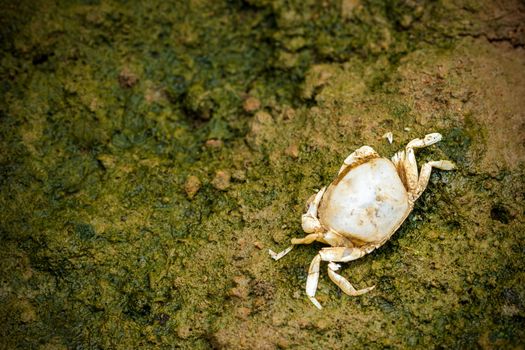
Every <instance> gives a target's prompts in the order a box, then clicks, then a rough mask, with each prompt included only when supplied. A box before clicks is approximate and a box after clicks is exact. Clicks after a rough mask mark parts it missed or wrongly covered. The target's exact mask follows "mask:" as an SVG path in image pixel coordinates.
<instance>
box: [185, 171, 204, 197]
mask: <svg viewBox="0 0 525 350" xmlns="http://www.w3.org/2000/svg"><path fill="white" fill-rule="evenodd" d="M201 186H202V183H201V181H200V180H199V178H198V177H197V176H195V175H190V176H188V178H187V179H186V183H184V191H186V195H187V196H188V198H189V199H192V198H193V197H195V195H196V194H197V192H198V191H199V189H200V188H201Z"/></svg>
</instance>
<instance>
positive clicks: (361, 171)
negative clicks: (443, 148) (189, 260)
mask: <svg viewBox="0 0 525 350" xmlns="http://www.w3.org/2000/svg"><path fill="white" fill-rule="evenodd" d="M440 140H441V134H439V133H432V134H428V135H426V136H425V137H424V138H423V139H414V140H412V141H410V142H409V143H408V144H407V145H406V147H405V150H402V151H399V152H397V153H396V154H395V155H394V156H393V157H392V160H388V159H386V158H381V157H380V156H379V154H377V153H376V151H374V150H373V149H372V148H371V147H369V146H363V147H361V148H359V149H358V150H356V151H355V152H354V153H352V154H350V155H349V156H348V157H347V158H346V159H345V161H344V163H343V165H342V166H341V169H339V173H338V175H337V177H336V179H335V180H334V181H333V182H332V183H331V184H330V185H329V186H328V188H327V187H323V188H322V189H321V190H320V191H319V192H317V194H315V195H313V196H312V197H310V199H309V200H308V202H307V211H306V213H305V214H303V216H302V227H303V230H304V231H305V232H306V233H309V234H308V235H307V236H306V237H304V238H294V239H292V246H291V247H288V248H287V249H285V250H284V251H282V252H280V253H278V254H277V253H275V252H273V251H272V250H270V255H271V256H272V257H273V258H274V259H275V260H279V259H280V258H282V257H283V256H285V255H286V254H287V253H288V252H290V250H291V249H292V247H293V246H294V245H297V244H310V243H312V242H314V241H319V242H322V243H325V244H329V245H330V246H331V247H327V248H323V249H321V250H320V251H319V254H317V255H316V256H315V257H314V258H313V260H312V262H311V264H310V268H309V270H308V278H307V280H306V294H307V295H308V298H309V299H310V300H311V301H312V303H314V305H315V306H317V307H318V308H319V309H321V304H319V302H318V301H317V299H316V298H315V292H316V290H317V282H318V280H319V267H320V264H321V261H327V262H328V276H329V277H330V279H331V280H332V281H333V282H334V283H335V284H337V285H338V286H339V288H341V289H342V290H343V292H345V293H346V294H348V295H361V294H364V293H367V292H369V291H370V290H372V289H374V287H375V286H372V287H368V288H364V289H360V290H356V289H355V288H354V287H353V286H352V284H350V282H349V281H348V280H347V279H346V278H344V277H343V276H341V275H339V274H338V273H337V272H336V271H337V270H338V269H339V268H340V265H338V264H336V263H338V262H348V261H352V260H356V259H359V258H361V257H362V256H364V255H366V254H368V253H370V252H372V251H373V250H374V249H376V248H378V247H380V246H382V245H383V244H384V243H385V242H386V241H388V239H389V238H390V237H391V236H392V235H393V234H394V232H395V231H396V230H397V229H398V228H399V226H401V224H402V223H403V221H404V220H405V219H406V218H407V216H408V214H410V212H411V211H412V209H413V207H414V202H415V201H416V199H418V198H419V196H420V195H421V193H422V192H423V191H424V190H425V188H426V187H427V184H428V180H429V178H430V172H431V170H432V168H437V169H441V170H452V169H454V168H455V166H454V163H452V162H450V161H448V160H438V161H431V162H428V163H425V164H423V167H422V168H421V172H420V173H419V175H418V169H417V163H416V157H415V155H414V149H415V148H422V147H427V146H430V145H432V144H434V143H436V142H439V141H440Z"/></svg>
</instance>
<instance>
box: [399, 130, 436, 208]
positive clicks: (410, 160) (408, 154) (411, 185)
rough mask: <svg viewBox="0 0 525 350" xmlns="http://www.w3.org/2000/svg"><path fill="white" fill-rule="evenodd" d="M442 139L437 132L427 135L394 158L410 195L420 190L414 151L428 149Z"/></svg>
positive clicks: (414, 140)
mask: <svg viewBox="0 0 525 350" xmlns="http://www.w3.org/2000/svg"><path fill="white" fill-rule="evenodd" d="M441 139H442V136H441V134H440V133H437V132H434V133H432V134H427V135H425V137H424V138H422V139H413V140H412V141H410V142H409V143H408V144H407V145H406V147H405V150H404V151H399V152H397V153H396V154H394V156H393V157H392V162H393V163H394V164H395V165H396V168H397V169H398V172H400V173H402V174H400V176H401V178H402V179H403V180H404V183H405V185H406V187H407V192H408V193H410V194H414V193H415V192H416V189H417V188H418V171H417V161H416V155H415V152H414V149H415V148H424V147H428V146H430V145H433V144H435V143H437V142H439V141H441ZM416 198H417V197H416ZM414 200H415V198H414Z"/></svg>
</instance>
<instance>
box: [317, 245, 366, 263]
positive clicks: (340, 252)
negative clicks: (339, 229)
mask: <svg viewBox="0 0 525 350" xmlns="http://www.w3.org/2000/svg"><path fill="white" fill-rule="evenodd" d="M370 251H371V250H370ZM370 251H366V250H364V249H360V248H348V247H327V248H323V249H321V250H320V251H319V255H320V256H321V260H323V261H330V262H349V261H352V260H357V259H359V258H361V257H363V256H364V255H366V254H368V253H369V252H370Z"/></svg>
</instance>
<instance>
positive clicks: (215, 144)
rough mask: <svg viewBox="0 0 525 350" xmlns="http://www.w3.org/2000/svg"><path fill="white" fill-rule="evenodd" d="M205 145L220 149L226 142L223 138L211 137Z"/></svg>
mask: <svg viewBox="0 0 525 350" xmlns="http://www.w3.org/2000/svg"><path fill="white" fill-rule="evenodd" d="M204 145H205V146H206V147H207V148H215V149H218V148H221V147H222V146H224V142H222V140H216V139H210V140H208V141H206V143H205V144H204Z"/></svg>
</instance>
